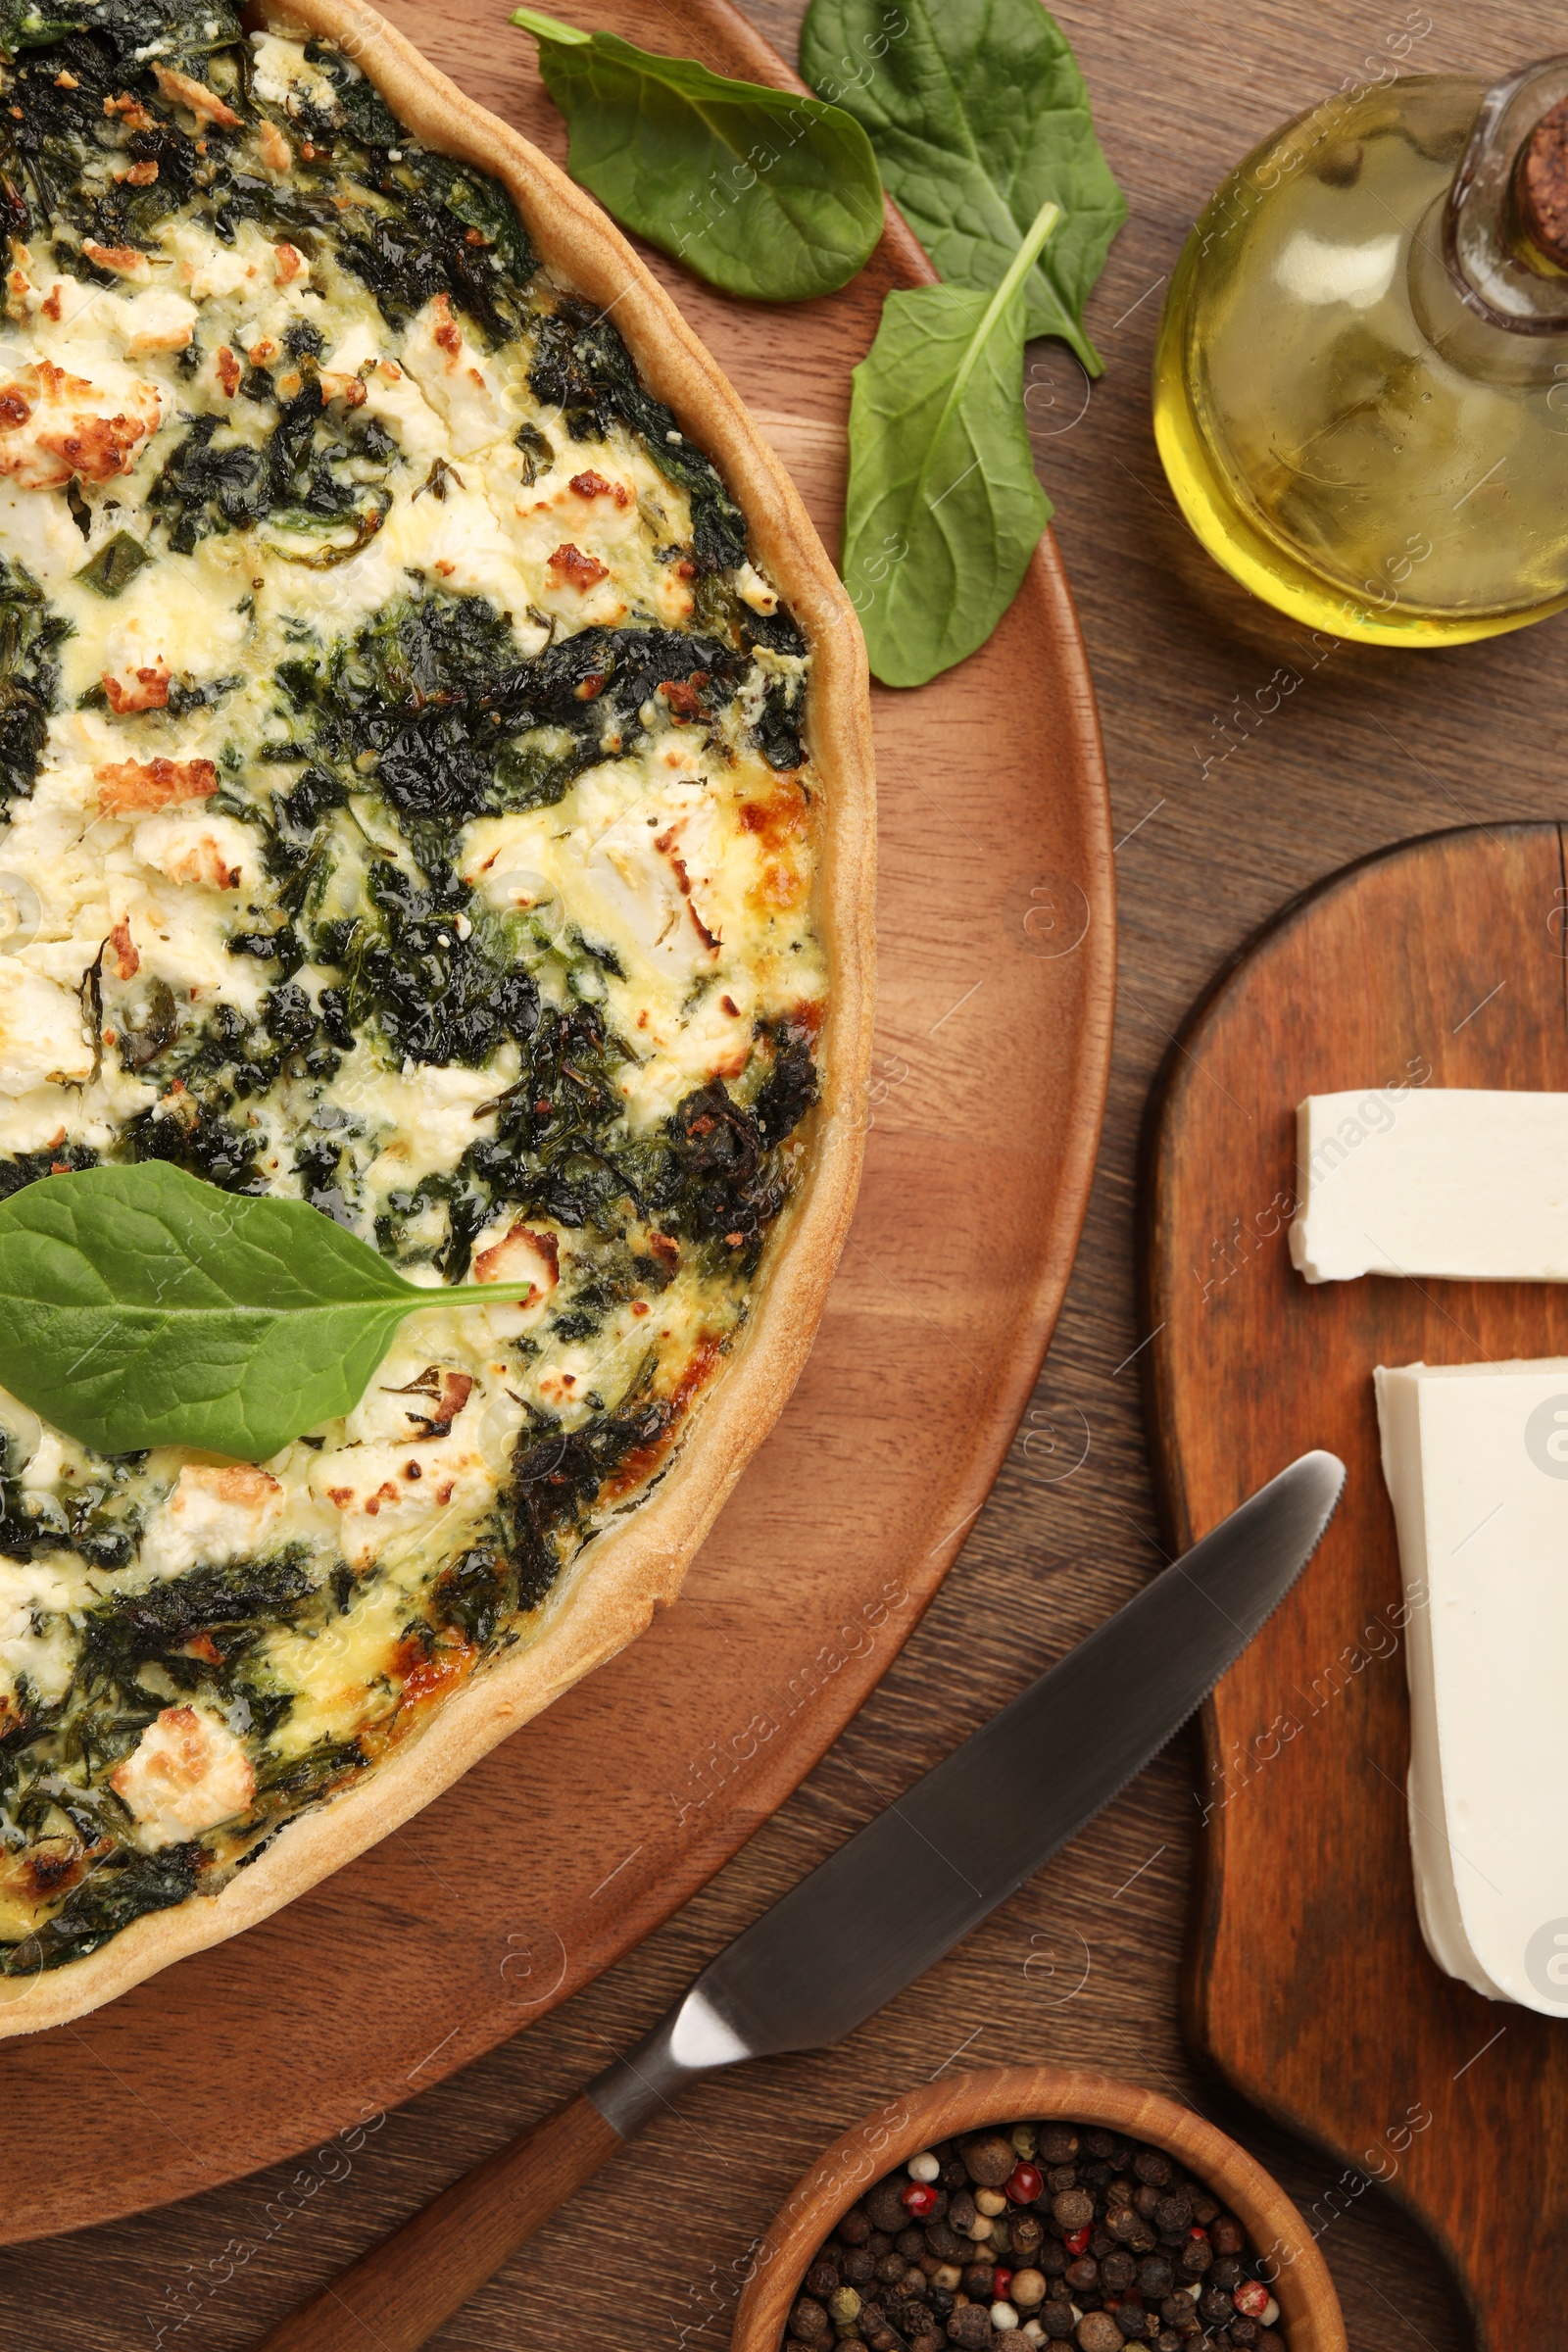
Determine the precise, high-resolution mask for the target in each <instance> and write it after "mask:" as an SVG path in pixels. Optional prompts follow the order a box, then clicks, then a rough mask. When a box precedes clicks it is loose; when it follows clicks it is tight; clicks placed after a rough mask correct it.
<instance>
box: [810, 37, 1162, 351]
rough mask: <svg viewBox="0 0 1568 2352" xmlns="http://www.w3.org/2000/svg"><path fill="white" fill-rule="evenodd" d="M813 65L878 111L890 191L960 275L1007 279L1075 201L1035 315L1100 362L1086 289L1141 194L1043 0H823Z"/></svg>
mask: <svg viewBox="0 0 1568 2352" xmlns="http://www.w3.org/2000/svg"><path fill="white" fill-rule="evenodd" d="M901 26H902V29H900V28H899V27H901ZM867 69H869V70H867ZM801 72H802V74H803V75H804V76H805V78H806V80H807V81H809V83H810V85H811V87H812V89H813V90H816V91H817V92H819V94H820V95H821V96H822V97H824V98H830V99H832V100H834V101H835V102H836V103H837V104H838V105H840V106H842V107H845V108H847V109H848V111H849V112H850V113H851V114H853V115H855V116H856V117H857V118H858V121H860V122H861V123H864V125H865V127H866V129H867V130H868V131H869V132H870V134H871V143H872V145H873V146H874V147H875V149H876V153H877V161H878V162H879V163H880V164H881V167H882V176H883V178H884V179H885V180H886V181H887V186H888V193H889V195H890V196H891V197H892V198H893V200H894V202H895V203H896V204H897V205H898V206H899V207H900V208H901V209H902V211H903V212H904V215H905V217H906V219H907V221H908V223H909V226H910V227H911V228H912V229H913V230H914V232H915V235H916V236H917V237H918V238H919V239H920V242H921V244H922V245H923V246H924V247H925V249H926V252H927V253H928V254H929V255H930V257H931V262H932V266H933V268H934V269H935V270H936V272H937V274H938V276H939V277H943V278H946V279H947V280H948V282H949V283H950V284H951V285H956V286H972V287H976V288H981V287H990V286H994V285H995V284H996V282H997V280H998V278H999V277H1000V276H1001V275H1002V273H1003V271H1004V270H1005V268H1006V266H1007V261H1008V258H1009V256H1010V255H1011V253H1012V250H1013V248H1014V246H1015V245H1016V244H1017V242H1018V237H1019V235H1020V233H1021V231H1022V230H1024V229H1025V228H1026V227H1027V226H1028V224H1029V222H1030V221H1032V220H1033V219H1034V218H1035V215H1036V214H1037V213H1038V212H1039V210H1040V207H1041V206H1042V205H1043V204H1046V203H1054V204H1058V205H1060V207H1061V211H1062V216H1063V218H1062V225H1061V232H1060V234H1059V235H1058V236H1055V237H1054V238H1053V239H1052V242H1051V247H1050V250H1049V252H1047V253H1046V254H1045V255H1043V256H1042V258H1041V260H1040V261H1039V263H1038V264H1037V265H1036V267H1035V269H1034V270H1033V271H1032V272H1031V274H1030V278H1029V285H1028V296H1029V306H1028V326H1027V330H1026V331H1027V332H1028V333H1029V334H1030V335H1060V336H1061V337H1062V339H1063V340H1064V341H1065V342H1067V343H1069V344H1070V345H1071V346H1072V349H1073V350H1074V351H1075V352H1076V353H1077V355H1078V358H1079V359H1080V360H1081V361H1082V363H1083V365H1084V367H1085V368H1087V369H1088V371H1089V373H1090V374H1091V375H1099V374H1100V373H1101V372H1102V367H1103V363H1102V361H1101V358H1100V355H1099V353H1098V352H1097V351H1096V350H1095V347H1094V345H1093V344H1092V343H1091V342H1090V340H1089V337H1088V335H1087V334H1086V333H1085V331H1084V323H1083V312H1084V304H1085V302H1086V301H1087V300H1088V298H1089V295H1090V293H1091V292H1092V291H1093V289H1094V285H1095V281H1096V279H1097V278H1098V277H1099V275H1100V272H1101V270H1103V268H1104V263H1105V256H1106V254H1107V253H1108V251H1109V250H1110V244H1111V240H1112V238H1113V237H1114V236H1115V234H1116V231H1117V230H1118V229H1119V228H1120V226H1121V224H1122V222H1123V221H1125V220H1126V218H1127V200H1126V198H1125V197H1124V196H1123V195H1122V192H1121V190H1120V188H1118V186H1117V185H1116V182H1115V179H1114V178H1113V177H1112V175H1111V171H1110V167H1109V165H1108V164H1107V163H1106V161H1105V158H1104V156H1103V153H1102V152H1101V146H1100V141H1099V139H1098V138H1097V137H1096V136H1095V125H1094V120H1093V117H1092V116H1091V114H1090V111H1089V93H1088V91H1087V90H1086V89H1085V87H1084V78H1083V75H1082V74H1081V73H1080V72H1079V71H1078V64H1077V60H1076V59H1075V58H1074V56H1073V53H1072V50H1071V48H1070V46H1069V45H1068V42H1067V38H1066V35H1065V34H1064V33H1063V32H1062V30H1061V28H1060V26H1059V25H1056V24H1055V22H1054V20H1053V19H1052V18H1051V17H1050V16H1048V15H1047V13H1046V11H1045V10H1044V9H1043V8H1042V7H1041V6H1040V0H899V5H898V7H897V9H893V8H890V7H888V6H887V5H886V0H811V7H810V9H809V11H808V14H807V18H806V23H805V25H804V26H803V28H802V32H801Z"/></svg>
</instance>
